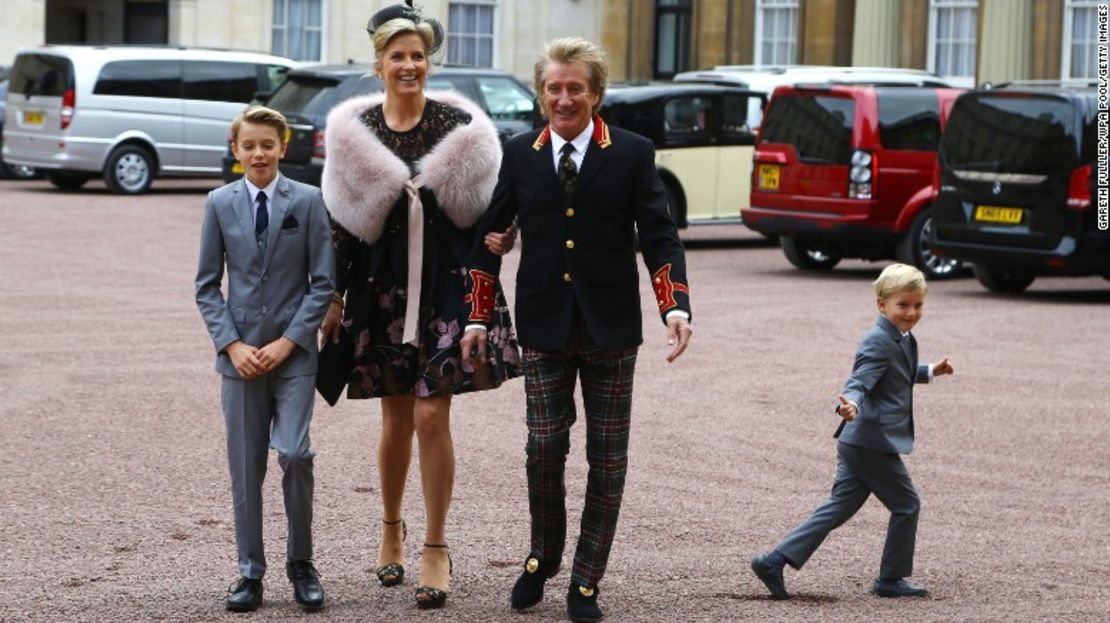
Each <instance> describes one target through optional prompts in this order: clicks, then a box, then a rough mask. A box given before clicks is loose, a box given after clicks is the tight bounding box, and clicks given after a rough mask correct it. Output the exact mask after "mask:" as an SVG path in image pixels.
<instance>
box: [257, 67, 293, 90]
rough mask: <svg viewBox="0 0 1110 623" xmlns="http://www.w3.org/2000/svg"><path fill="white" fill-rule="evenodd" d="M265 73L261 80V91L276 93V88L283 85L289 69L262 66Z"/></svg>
mask: <svg viewBox="0 0 1110 623" xmlns="http://www.w3.org/2000/svg"><path fill="white" fill-rule="evenodd" d="M261 67H262V69H263V71H265V78H263V80H262V82H263V84H262V88H261V89H260V90H262V91H276V90H277V88H278V87H280V86H281V85H282V84H285V79H286V77H288V75H289V68H288V67H286V66H284V65H262V66H261Z"/></svg>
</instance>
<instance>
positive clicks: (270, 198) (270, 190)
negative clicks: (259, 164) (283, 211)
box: [243, 175, 281, 224]
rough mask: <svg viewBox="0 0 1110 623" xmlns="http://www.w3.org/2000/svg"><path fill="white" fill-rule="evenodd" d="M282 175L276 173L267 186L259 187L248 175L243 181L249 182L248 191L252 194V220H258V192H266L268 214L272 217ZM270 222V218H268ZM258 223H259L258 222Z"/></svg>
mask: <svg viewBox="0 0 1110 623" xmlns="http://www.w3.org/2000/svg"><path fill="white" fill-rule="evenodd" d="M279 177H281V176H280V175H275V176H274V179H273V180H271V181H270V183H269V184H266V187H265V188H259V187H257V186H255V185H254V184H251V181H250V180H248V179H247V178H246V177H244V178H243V181H244V182H246V183H247V192H249V193H250V196H251V222H252V223H253V222H254V221H257V220H258V193H266V216H268V217H272V216H273V215H274V191H275V190H277V183H278V178H279ZM267 222H269V220H267ZM256 224H257V223H256Z"/></svg>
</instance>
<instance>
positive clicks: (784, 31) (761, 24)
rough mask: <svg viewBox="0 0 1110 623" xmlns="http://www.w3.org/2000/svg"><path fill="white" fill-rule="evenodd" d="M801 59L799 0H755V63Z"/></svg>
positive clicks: (780, 63)
mask: <svg viewBox="0 0 1110 623" xmlns="http://www.w3.org/2000/svg"><path fill="white" fill-rule="evenodd" d="M796 62H798V0H756V5H755V64H756V65H793V64H794V63H796Z"/></svg>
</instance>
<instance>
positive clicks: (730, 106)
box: [721, 95, 759, 145]
mask: <svg viewBox="0 0 1110 623" xmlns="http://www.w3.org/2000/svg"><path fill="white" fill-rule="evenodd" d="M752 107H754V108H756V109H758V108H759V98H758V97H753V96H751V95H724V96H722V97H721V140H723V141H727V142H730V143H732V144H737V143H743V142H744V141H745V140H746V141H747V143H746V144H748V145H751V144H752V140H753V139H754V138H755V130H753V129H752V128H751V126H749V125H748V109H749V108H752Z"/></svg>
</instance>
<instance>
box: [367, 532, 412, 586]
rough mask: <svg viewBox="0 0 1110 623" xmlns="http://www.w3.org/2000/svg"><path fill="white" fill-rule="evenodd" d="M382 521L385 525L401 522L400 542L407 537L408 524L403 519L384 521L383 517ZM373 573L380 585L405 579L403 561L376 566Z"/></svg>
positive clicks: (393, 584) (396, 583) (396, 582)
mask: <svg viewBox="0 0 1110 623" xmlns="http://www.w3.org/2000/svg"><path fill="white" fill-rule="evenodd" d="M382 523H383V524H385V525H387V526H396V525H397V524H401V542H402V543H404V542H405V539H406V538H408V536H409V529H408V526H406V525H405V520H404V519H398V520H396V521H386V520H384V519H383V520H382ZM375 574H376V575H377V576H378V582H379V583H380V584H381V585H382V586H385V587H389V586H397V585H398V584H400V583H401V582H404V581H405V565H404V563H400V562H393V563H390V564H388V565H383V566H381V567H378V569H377V571H375Z"/></svg>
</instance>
